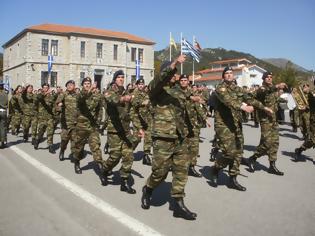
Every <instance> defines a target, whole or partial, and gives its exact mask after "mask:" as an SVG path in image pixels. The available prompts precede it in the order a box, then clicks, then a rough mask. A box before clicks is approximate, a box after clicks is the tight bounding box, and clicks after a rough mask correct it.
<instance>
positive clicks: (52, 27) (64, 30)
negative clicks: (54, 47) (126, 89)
mask: <svg viewBox="0 0 315 236" xmlns="http://www.w3.org/2000/svg"><path fill="white" fill-rule="evenodd" d="M26 32H38V33H50V34H62V35H72V34H81V35H87V36H96V37H106V38H115V39H122V40H126V41H129V42H134V43H142V44H148V45H153V44H155V42H153V41H151V40H147V39H144V38H141V37H138V36H136V35H132V34H129V33H125V32H118V31H111V30H104V29H95V28H86V27H79V26H68V25H59V24H41V25H34V26H31V27H28V28H26V29H24V30H23V31H22V32H21V33H19V34H18V35H16V36H15V37H14V38H13V39H11V40H10V41H8V42H7V43H5V44H4V45H3V47H5V46H6V45H7V44H9V43H10V42H12V41H14V39H15V38H17V37H19V36H21V35H22V34H24V33H26Z"/></svg>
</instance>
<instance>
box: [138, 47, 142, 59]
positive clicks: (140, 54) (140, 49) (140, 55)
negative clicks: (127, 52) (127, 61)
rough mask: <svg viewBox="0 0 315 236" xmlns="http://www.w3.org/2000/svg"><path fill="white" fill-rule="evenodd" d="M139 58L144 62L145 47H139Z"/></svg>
mask: <svg viewBox="0 0 315 236" xmlns="http://www.w3.org/2000/svg"><path fill="white" fill-rule="evenodd" d="M138 60H139V61H140V62H143V48H139V49H138Z"/></svg>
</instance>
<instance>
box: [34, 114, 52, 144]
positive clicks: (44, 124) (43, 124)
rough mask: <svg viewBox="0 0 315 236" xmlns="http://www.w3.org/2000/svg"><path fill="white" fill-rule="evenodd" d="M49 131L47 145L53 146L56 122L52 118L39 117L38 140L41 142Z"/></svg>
mask: <svg viewBox="0 0 315 236" xmlns="http://www.w3.org/2000/svg"><path fill="white" fill-rule="evenodd" d="M46 130H47V144H48V145H52V144H53V137H54V120H53V118H52V117H38V130H37V139H38V140H41V139H42V138H43V136H44V133H45V132H46Z"/></svg>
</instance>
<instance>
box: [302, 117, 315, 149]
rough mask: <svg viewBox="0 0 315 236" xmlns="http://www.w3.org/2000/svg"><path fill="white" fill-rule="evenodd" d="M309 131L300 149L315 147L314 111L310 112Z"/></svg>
mask: <svg viewBox="0 0 315 236" xmlns="http://www.w3.org/2000/svg"><path fill="white" fill-rule="evenodd" d="M309 129H310V131H309V136H308V138H307V139H305V140H304V142H303V144H302V146H301V147H300V148H301V150H302V151H305V150H307V149H309V148H312V147H313V148H315V112H313V113H310V128H309Z"/></svg>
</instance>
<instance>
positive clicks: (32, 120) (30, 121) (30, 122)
mask: <svg viewBox="0 0 315 236" xmlns="http://www.w3.org/2000/svg"><path fill="white" fill-rule="evenodd" d="M36 123H37V118H36V117H35V116H29V115H24V116H23V121H22V125H23V133H24V135H25V136H28V134H29V130H30V127H31V126H32V138H33V139H35V138H36V134H37V124H36Z"/></svg>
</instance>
